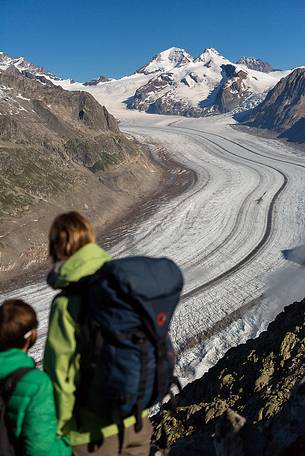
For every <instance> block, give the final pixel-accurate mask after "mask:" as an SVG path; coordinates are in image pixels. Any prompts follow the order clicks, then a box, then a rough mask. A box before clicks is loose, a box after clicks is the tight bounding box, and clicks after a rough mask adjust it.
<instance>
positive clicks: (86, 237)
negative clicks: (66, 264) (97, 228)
mask: <svg viewBox="0 0 305 456" xmlns="http://www.w3.org/2000/svg"><path fill="white" fill-rule="evenodd" d="M95 239H96V238H95V233H94V230H93V227H92V225H91V223H90V222H89V220H87V219H86V218H85V217H84V216H83V215H81V214H79V213H78V212H75V211H72V212H67V213H65V214H60V215H58V216H57V217H56V218H55V220H54V221H53V223H52V225H51V229H50V233H49V255H50V257H51V259H52V261H53V262H54V263H55V262H56V261H62V260H65V259H66V258H69V257H70V256H71V255H73V253H75V252H77V250H79V249H80V248H81V247H83V246H84V245H86V244H89V243H90V242H95Z"/></svg>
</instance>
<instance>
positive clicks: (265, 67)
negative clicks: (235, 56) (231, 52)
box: [236, 57, 273, 73]
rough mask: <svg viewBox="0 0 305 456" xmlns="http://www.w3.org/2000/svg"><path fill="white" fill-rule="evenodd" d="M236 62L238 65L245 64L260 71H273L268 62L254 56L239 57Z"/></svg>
mask: <svg viewBox="0 0 305 456" xmlns="http://www.w3.org/2000/svg"><path fill="white" fill-rule="evenodd" d="M236 63H237V64H239V65H245V66H246V67H247V68H250V69H251V70H256V71H261V72H263V73H271V71H273V68H272V66H271V65H270V63H268V62H265V61H264V60H261V59H257V58H256V57H241V58H240V59H239V60H238V61H237V62H236Z"/></svg>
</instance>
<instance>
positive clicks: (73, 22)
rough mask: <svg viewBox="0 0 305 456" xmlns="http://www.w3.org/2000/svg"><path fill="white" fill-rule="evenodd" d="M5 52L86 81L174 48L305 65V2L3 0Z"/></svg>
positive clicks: (1, 46)
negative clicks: (213, 49)
mask: <svg viewBox="0 0 305 456" xmlns="http://www.w3.org/2000/svg"><path fill="white" fill-rule="evenodd" d="M0 16H1V26H0V50H4V51H6V52H7V53H8V54H10V55H14V56H19V55H22V56H24V57H26V58H27V59H28V60H30V61H32V62H34V63H37V64H39V65H42V66H44V67H46V68H47V69H48V70H50V71H52V72H54V73H56V74H58V75H60V76H63V77H71V78H73V79H75V80H79V81H85V80H89V79H92V78H94V77H96V76H98V75H100V74H105V75H108V76H112V77H120V76H123V75H126V74H130V73H132V72H133V71H135V70H136V69H137V68H138V67H140V66H142V65H143V64H144V63H145V62H146V61H147V60H149V59H150V58H151V57H152V56H153V55H154V54H155V53H157V52H159V51H161V50H164V49H167V48H169V47H172V46H177V47H182V48H184V49H186V50H188V51H189V52H190V53H191V54H192V55H195V56H196V55H198V54H200V52H201V51H202V49H203V48H205V47H215V48H216V49H218V50H219V51H220V52H222V53H223V54H224V55H225V56H226V57H227V58H229V59H231V60H233V61H234V60H236V59H238V58H239V57H240V56H241V55H247V56H256V57H260V58H263V59H266V60H267V61H269V62H270V63H271V64H273V66H274V67H276V68H291V67H294V66H299V65H305V46H304V44H305V26H304V24H305V0H251V1H249V0H171V1H168V0H163V1H161V0H149V1H147V0H141V1H140V0H124V1H123V0H107V1H104V0H0Z"/></svg>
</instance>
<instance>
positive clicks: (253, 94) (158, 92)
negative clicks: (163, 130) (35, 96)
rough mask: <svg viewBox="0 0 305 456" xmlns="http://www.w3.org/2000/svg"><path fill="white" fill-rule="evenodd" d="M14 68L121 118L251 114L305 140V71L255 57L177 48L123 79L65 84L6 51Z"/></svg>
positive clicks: (3, 62) (3, 61) (4, 58)
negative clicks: (134, 113)
mask: <svg viewBox="0 0 305 456" xmlns="http://www.w3.org/2000/svg"><path fill="white" fill-rule="evenodd" d="M10 66H13V67H15V68H16V69H17V70H18V71H19V72H21V73H22V74H24V75H26V76H27V77H28V78H33V79H36V80H38V81H39V82H40V83H41V84H46V85H48V84H50V83H52V84H54V85H59V86H61V87H63V88H64V89H66V90H69V91H71V90H72V91H73V90H84V91H87V92H89V93H91V94H92V95H93V96H94V97H95V98H96V99H97V100H98V101H99V102H100V103H101V104H103V105H105V106H106V107H107V108H108V109H110V111H114V113H115V114H117V115H119V113H120V112H121V111H122V110H126V109H131V110H138V111H145V112H147V113H156V114H172V115H182V116H187V117H202V116H210V115H215V114H220V113H227V112H233V113H238V112H241V111H247V112H248V111H249V113H247V115H246V120H247V122H248V125H251V126H256V127H258V128H270V129H272V130H276V131H277V132H278V133H279V134H280V135H281V136H282V137H286V138H287V139H289V140H291V141H299V142H304V141H305V139H304V137H303V131H304V122H305V120H304V117H305V114H304V71H305V70H304V68H299V69H295V70H285V71H280V70H273V68H272V66H271V65H270V64H269V63H267V62H264V61H263V60H261V59H258V58H255V57H241V58H240V59H239V60H238V62H237V63H233V62H231V61H230V60H228V59H227V58H225V57H224V56H223V55H221V54H220V53H219V52H218V51H217V50H216V49H213V48H208V49H204V51H203V52H202V53H201V54H200V55H199V56H198V57H196V58H194V57H192V56H191V55H190V54H189V53H188V52H187V51H185V50H184V49H180V48H175V47H173V48H170V49H167V50H165V51H163V52H160V53H159V54H157V55H155V56H154V57H153V58H152V59H151V60H150V61H149V62H148V63H146V64H145V65H143V66H142V67H140V68H139V69H138V70H136V71H135V73H133V74H132V75H129V76H125V77H123V78H121V79H111V78H108V77H106V76H100V77H98V78H96V79H93V80H91V81H88V82H85V83H80V82H75V81H73V80H71V79H66V80H64V79H61V78H59V77H58V76H56V75H54V74H52V73H50V72H48V71H47V70H45V69H44V68H42V67H40V66H38V65H34V64H32V63H30V62H28V61H27V60H25V59H24V58H23V57H16V58H14V57H10V56H9V55H8V54H6V53H4V52H2V53H1V52H0V70H1V69H2V70H5V69H7V68H9V67H10ZM267 94H268V95H267Z"/></svg>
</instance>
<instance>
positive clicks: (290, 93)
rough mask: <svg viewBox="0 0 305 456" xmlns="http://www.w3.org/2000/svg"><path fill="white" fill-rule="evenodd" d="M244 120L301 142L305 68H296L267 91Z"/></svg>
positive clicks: (303, 139)
mask: <svg viewBox="0 0 305 456" xmlns="http://www.w3.org/2000/svg"><path fill="white" fill-rule="evenodd" d="M244 123H245V124H246V125H249V126H251V127H255V128H265V129H270V130H273V131H275V132H277V133H278V134H279V136H280V137H282V138H286V139H288V140H289V141H293V142H298V143H304V142H305V128H304V127H305V68H297V69H296V70H294V71H293V72H292V73H290V75H289V76H287V77H286V78H283V79H281V80H280V82H279V83H278V84H277V85H276V86H275V87H274V88H273V89H272V90H270V91H269V93H268V95H267V97H266V98H265V100H264V101H263V102H262V103H261V104H260V105H258V106H257V107H256V108H255V109H254V110H253V111H251V112H250V113H249V115H248V116H247V118H246V119H245V121H244Z"/></svg>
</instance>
